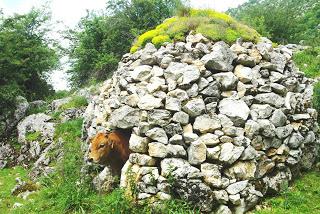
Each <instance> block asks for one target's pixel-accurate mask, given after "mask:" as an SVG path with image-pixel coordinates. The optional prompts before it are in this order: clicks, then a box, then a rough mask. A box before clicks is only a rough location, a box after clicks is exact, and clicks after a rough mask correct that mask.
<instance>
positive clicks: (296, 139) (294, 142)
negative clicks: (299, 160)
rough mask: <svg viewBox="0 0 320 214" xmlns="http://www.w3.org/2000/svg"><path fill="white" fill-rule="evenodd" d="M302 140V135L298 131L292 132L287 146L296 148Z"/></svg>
mask: <svg viewBox="0 0 320 214" xmlns="http://www.w3.org/2000/svg"><path fill="white" fill-rule="evenodd" d="M303 141H304V137H303V136H302V135H301V134H300V133H293V134H292V135H291V136H290V138H289V141H288V146H289V147H290V148H292V149H296V148H298V147H299V146H300V145H301V144H302V143H303Z"/></svg>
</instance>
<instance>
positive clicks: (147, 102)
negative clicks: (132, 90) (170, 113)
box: [138, 94, 163, 110]
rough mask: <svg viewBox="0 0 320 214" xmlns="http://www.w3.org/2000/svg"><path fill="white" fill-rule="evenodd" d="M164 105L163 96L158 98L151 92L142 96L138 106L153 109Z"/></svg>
mask: <svg viewBox="0 0 320 214" xmlns="http://www.w3.org/2000/svg"><path fill="white" fill-rule="evenodd" d="M162 105H163V104H162V99H161V98H156V97H154V96H152V95H150V94H147V95H145V96H143V97H141V98H140V100H139V102H138V107H139V108H140V109H143V110H152V109H155V108H159V107H161V106H162Z"/></svg>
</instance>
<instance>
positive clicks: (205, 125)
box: [193, 114, 221, 133]
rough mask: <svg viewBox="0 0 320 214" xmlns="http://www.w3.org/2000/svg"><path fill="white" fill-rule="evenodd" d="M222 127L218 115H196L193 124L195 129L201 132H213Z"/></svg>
mask: <svg viewBox="0 0 320 214" xmlns="http://www.w3.org/2000/svg"><path fill="white" fill-rule="evenodd" d="M220 127H221V123H220V120H219V118H218V117H216V116H213V117H210V116H209V115H207V114H204V115H201V116H198V117H196V119H195V122H194V124H193V128H194V129H195V130H199V131H200V132H201V133H207V132H213V131H214V130H216V129H219V128H220Z"/></svg>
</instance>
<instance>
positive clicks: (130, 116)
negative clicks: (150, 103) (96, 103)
mask: <svg viewBox="0 0 320 214" xmlns="http://www.w3.org/2000/svg"><path fill="white" fill-rule="evenodd" d="M139 118H140V113H139V111H138V109H134V108H132V107H130V106H122V107H120V108H119V109H116V110H114V112H113V113H112V114H111V115H110V119H109V122H110V124H111V125H112V126H114V127H118V128H120V129H128V128H132V127H133V126H135V125H137V124H138V123H139Z"/></svg>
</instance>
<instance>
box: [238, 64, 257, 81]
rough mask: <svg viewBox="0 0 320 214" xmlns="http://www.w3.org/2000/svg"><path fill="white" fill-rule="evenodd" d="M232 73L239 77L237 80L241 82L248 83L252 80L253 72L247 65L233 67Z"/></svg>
mask: <svg viewBox="0 0 320 214" xmlns="http://www.w3.org/2000/svg"><path fill="white" fill-rule="evenodd" d="M234 74H235V75H236V76H237V77H238V78H239V80H240V81H241V82H243V83H248V82H250V81H251V80H252V77H253V74H252V70H251V68H249V67H244V66H242V65H238V66H237V67H236V68H235V69H234Z"/></svg>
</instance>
